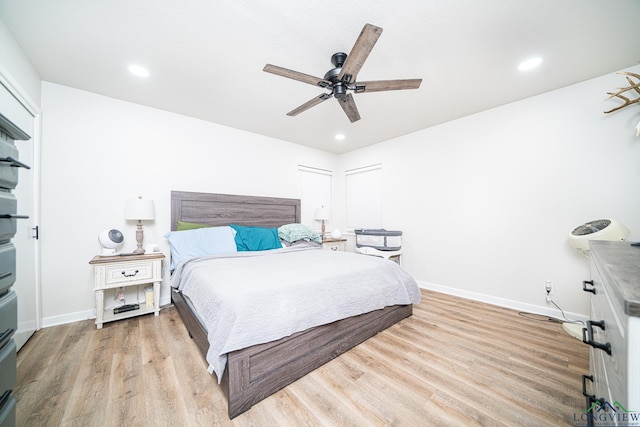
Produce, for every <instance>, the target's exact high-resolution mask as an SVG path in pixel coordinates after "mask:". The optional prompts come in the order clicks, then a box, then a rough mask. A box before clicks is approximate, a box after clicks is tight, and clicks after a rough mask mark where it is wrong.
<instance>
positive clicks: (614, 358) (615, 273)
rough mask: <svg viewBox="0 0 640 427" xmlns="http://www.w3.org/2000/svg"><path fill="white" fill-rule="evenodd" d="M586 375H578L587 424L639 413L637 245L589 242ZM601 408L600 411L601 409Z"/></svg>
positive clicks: (618, 420) (617, 421)
mask: <svg viewBox="0 0 640 427" xmlns="http://www.w3.org/2000/svg"><path fill="white" fill-rule="evenodd" d="M590 247H591V251H590V252H591V280H590V281H586V282H585V284H584V290H585V291H587V292H590V293H592V296H591V314H590V320H589V321H588V322H587V325H586V327H585V328H584V329H583V341H584V342H585V343H586V344H589V345H590V346H591V347H592V348H591V349H590V359H589V371H590V372H589V375H588V376H587V375H585V376H584V377H583V394H584V395H585V397H586V408H587V409H589V408H591V409H592V412H591V414H590V416H589V419H588V421H589V422H590V425H599V424H601V417H602V416H603V415H606V416H607V417H606V418H607V422H608V423H610V424H608V425H629V424H628V422H629V418H628V417H629V416H630V414H634V416H638V417H640V247H633V246H631V245H630V244H629V243H628V242H590ZM603 411H604V412H603ZM629 411H631V412H629Z"/></svg>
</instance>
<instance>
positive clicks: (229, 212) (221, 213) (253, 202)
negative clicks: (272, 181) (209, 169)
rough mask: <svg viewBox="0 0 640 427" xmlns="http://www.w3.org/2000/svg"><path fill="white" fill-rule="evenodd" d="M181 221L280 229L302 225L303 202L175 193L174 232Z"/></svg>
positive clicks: (268, 198) (173, 210) (173, 193)
mask: <svg viewBox="0 0 640 427" xmlns="http://www.w3.org/2000/svg"><path fill="white" fill-rule="evenodd" d="M178 221H184V222H195V223H198V224H207V225H212V226H220V225H229V224H238V225H254V226H260V227H279V226H281V225H283V224H291V223H299V222H300V200H299V199H282V198H277V197H260V196H240V195H231V194H215V193H192V192H186V191H172V192H171V231H175V230H177V227H178Z"/></svg>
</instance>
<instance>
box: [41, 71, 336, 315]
mask: <svg viewBox="0 0 640 427" xmlns="http://www.w3.org/2000/svg"><path fill="white" fill-rule="evenodd" d="M42 109H43V112H42V128H43V140H42V199H41V202H42V222H41V236H42V237H41V245H42V315H43V319H44V322H43V324H44V326H47V325H51V324H55V323H60V322H65V321H70V320H77V319H79V318H86V317H87V316H88V315H91V314H92V313H93V306H94V294H93V291H92V288H93V276H92V268H91V266H90V265H89V264H88V262H89V261H90V260H91V258H92V257H93V256H94V255H95V254H97V253H98V252H99V250H100V247H99V244H98V241H97V236H98V233H99V232H100V231H101V230H103V229H105V228H111V227H114V228H118V229H121V230H122V231H123V232H124V234H125V245H124V250H125V251H128V252H130V251H132V250H133V249H135V247H136V243H135V223H133V222H127V221H125V220H124V203H125V200H126V199H128V198H135V197H137V196H143V197H144V198H150V199H153V200H154V201H155V209H156V220H155V221H154V222H153V223H151V224H145V226H144V231H145V243H160V245H161V250H162V251H163V252H164V253H165V254H168V253H169V248H168V244H167V243H166V240H165V239H164V238H163V237H162V236H163V235H164V233H166V232H167V231H169V230H170V192H171V190H179V191H202V192H212V193H229V194H248V195H256V196H259V195H263V196H274V197H293V198H298V197H299V191H300V188H299V178H298V165H299V164H304V165H307V166H313V167H317V168H321V169H327V170H332V169H333V168H334V166H335V164H336V161H337V156H336V155H334V154H330V153H326V152H322V151H319V150H316V149H311V148H307V147H303V146H300V145H296V144H291V143H288V142H283V141H279V140H276V139H272V138H267V137H263V136H259V135H255V134H251V133H247V132H243V131H239V130H236V129H232V128H228V127H224V126H220V125H215V124H212V123H208V122H204V121H201V120H196V119H192V118H189V117H185V116H180V115H177V114H173V113H168V112H165V111H161V110H156V109H152V108H148V107H144V106H141V105H136V104H131V103H127V102H122V101H118V100H115V99H112V98H107V97H104V96H99V95H95V94H92V93H88V92H84V91H80V90H75V89H71V88H68V87H65V86H60V85H56V84H52V83H48V82H43V84H42ZM165 276H166V275H165ZM161 298H162V300H163V301H164V302H168V300H169V288H168V280H166V278H165V283H164V284H163V288H162V294H161Z"/></svg>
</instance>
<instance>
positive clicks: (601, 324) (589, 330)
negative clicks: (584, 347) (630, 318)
mask: <svg viewBox="0 0 640 427" xmlns="http://www.w3.org/2000/svg"><path fill="white" fill-rule="evenodd" d="M594 326H597V327H598V328H600V329H602V330H603V331H604V330H605V329H604V320H600V321H599V322H596V321H593V320H587V327H586V328H582V342H583V343H585V344H589V345H590V346H591V347H593V348H599V349H600V350H604V351H606V352H607V354H608V355H609V356H611V343H610V342H608V343H605V344H602V343H599V342H596V341H594V340H593V327H594ZM587 335H588V336H589V339H587Z"/></svg>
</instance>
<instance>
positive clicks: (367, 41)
mask: <svg viewBox="0 0 640 427" xmlns="http://www.w3.org/2000/svg"><path fill="white" fill-rule="evenodd" d="M380 34H382V28H380V27H376V26H375V25H371V24H365V25H364V28H363V29H362V31H361V32H360V35H359V36H358V39H357V40H356V43H355V44H354V45H353V48H351V52H350V53H349V55H348V56H347V59H346V60H345V61H344V64H343V65H342V70H340V74H338V80H344V81H346V82H347V83H351V82H354V81H356V76H357V75H358V72H360V68H362V65H363V64H364V61H366V60H367V57H368V56H369V53H371V49H373V46H374V45H375V44H376V42H377V41H378V38H379V37H380Z"/></svg>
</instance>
